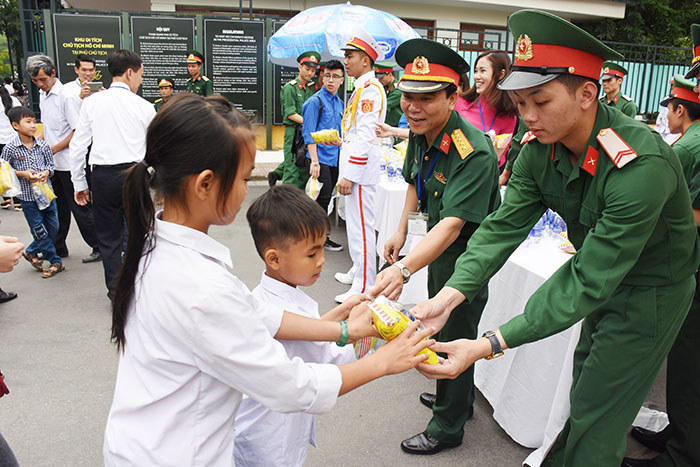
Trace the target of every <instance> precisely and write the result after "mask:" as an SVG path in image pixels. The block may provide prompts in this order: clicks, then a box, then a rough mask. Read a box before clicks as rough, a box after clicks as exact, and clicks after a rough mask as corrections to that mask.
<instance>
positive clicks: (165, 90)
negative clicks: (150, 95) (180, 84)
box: [153, 76, 175, 112]
mask: <svg viewBox="0 0 700 467" xmlns="http://www.w3.org/2000/svg"><path fill="white" fill-rule="evenodd" d="M173 89H175V80H174V79H172V78H168V77H167V76H159V77H158V91H159V92H160V98H159V99H156V100H155V101H154V102H153V107H155V109H156V112H158V111H159V110H160V108H161V107H163V104H165V103H166V102H167V101H168V100H169V99H170V98H171V97H173Z"/></svg>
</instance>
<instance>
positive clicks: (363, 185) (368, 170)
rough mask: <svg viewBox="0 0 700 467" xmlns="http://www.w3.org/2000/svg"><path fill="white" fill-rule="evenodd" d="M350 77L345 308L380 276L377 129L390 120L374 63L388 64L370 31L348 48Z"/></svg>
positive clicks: (343, 183) (343, 161)
mask: <svg viewBox="0 0 700 467" xmlns="http://www.w3.org/2000/svg"><path fill="white" fill-rule="evenodd" d="M342 50H344V51H345V72H346V73H347V74H348V76H352V77H353V78H355V89H354V90H353V92H352V95H351V96H350V99H349V100H348V104H347V107H345V112H344V113H343V120H342V126H343V146H342V148H341V149H340V175H339V177H340V182H338V193H340V194H341V195H343V196H346V198H345V222H346V224H347V233H348V249H349V250H350V258H352V268H351V269H350V271H348V272H347V273H342V272H341V273H338V274H336V280H338V281H339V282H343V283H345V284H349V285H350V290H348V291H347V292H345V293H343V294H340V295H337V296H336V297H335V300H336V301H337V302H338V303H342V302H344V301H345V300H347V299H348V298H349V297H350V296H351V295H354V294H356V293H365V292H367V291H368V290H369V289H370V288H371V287H372V285H374V279H375V276H376V270H377V259H376V251H377V250H376V244H375V238H374V194H375V192H376V190H377V183H379V146H378V145H377V137H376V134H375V131H376V128H377V123H384V118H385V117H386V94H385V92H384V88H383V87H382V85H381V83H380V82H379V81H378V80H377V78H376V77H375V76H374V63H375V62H376V61H377V60H381V59H383V58H384V53H383V52H382V49H381V47H380V46H379V44H378V43H377V41H375V40H374V39H373V38H372V37H371V36H370V35H369V34H368V33H367V32H366V31H364V30H361V29H360V30H357V31H355V35H354V36H352V37H351V38H350V40H348V42H347V44H345V47H343V48H342Z"/></svg>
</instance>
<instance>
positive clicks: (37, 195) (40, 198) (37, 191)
mask: <svg viewBox="0 0 700 467" xmlns="http://www.w3.org/2000/svg"><path fill="white" fill-rule="evenodd" d="M32 192H33V193H34V199H35V200H36V204H37V206H39V209H41V210H44V209H46V208H48V207H49V205H50V204H51V201H49V198H48V197H47V196H46V194H44V192H43V191H41V188H39V185H38V184H36V183H34V184H32Z"/></svg>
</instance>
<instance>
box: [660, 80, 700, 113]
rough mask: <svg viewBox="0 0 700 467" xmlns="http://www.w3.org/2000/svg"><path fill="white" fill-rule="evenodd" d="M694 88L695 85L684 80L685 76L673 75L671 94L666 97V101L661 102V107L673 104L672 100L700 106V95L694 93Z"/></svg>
mask: <svg viewBox="0 0 700 467" xmlns="http://www.w3.org/2000/svg"><path fill="white" fill-rule="evenodd" d="M694 87H695V83H694V82H692V81H689V80H687V79H685V78H683V75H680V74H677V75H673V85H672V88H671V94H669V95H668V96H666V97H665V98H664V100H662V101H661V105H662V106H664V107H666V105H667V104H668V103H669V102H671V99H682V100H684V101H688V102H692V103H694V104H700V98H699V97H698V93H697V92H695V91H693V88H694Z"/></svg>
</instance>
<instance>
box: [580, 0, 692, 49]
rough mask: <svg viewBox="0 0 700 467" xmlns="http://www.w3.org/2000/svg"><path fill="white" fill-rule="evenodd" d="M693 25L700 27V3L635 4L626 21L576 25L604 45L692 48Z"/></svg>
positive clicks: (642, 0)
mask: <svg viewBox="0 0 700 467" xmlns="http://www.w3.org/2000/svg"><path fill="white" fill-rule="evenodd" d="M692 23H700V2H698V0H632V1H629V2H628V3H627V7H626V10H625V18H624V19H611V18H606V19H604V20H603V21H600V22H597V23H577V25H578V26H580V27H581V28H583V29H585V30H586V31H588V32H590V33H591V34H593V35H594V36H596V37H598V38H599V39H601V40H604V41H616V42H629V43H633V44H655V45H666V46H673V47H692V45H693V41H692V39H691V38H690V25H691V24H692Z"/></svg>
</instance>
